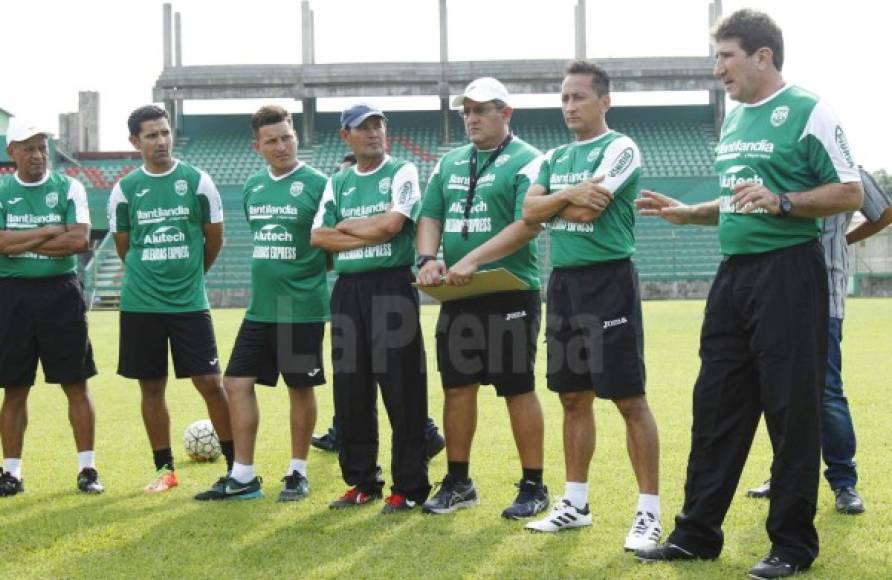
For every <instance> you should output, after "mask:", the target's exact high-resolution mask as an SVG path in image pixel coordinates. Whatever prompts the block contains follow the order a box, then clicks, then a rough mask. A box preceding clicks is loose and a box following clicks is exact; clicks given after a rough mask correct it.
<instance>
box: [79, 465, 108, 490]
mask: <svg viewBox="0 0 892 580" xmlns="http://www.w3.org/2000/svg"><path fill="white" fill-rule="evenodd" d="M77 489H78V491H80V492H81V493H102V492H103V491H105V486H103V485H102V482H100V481H99V472H97V471H96V470H95V469H93V468H92V467H85V468H83V469H82V470H81V472H80V473H78V474H77Z"/></svg>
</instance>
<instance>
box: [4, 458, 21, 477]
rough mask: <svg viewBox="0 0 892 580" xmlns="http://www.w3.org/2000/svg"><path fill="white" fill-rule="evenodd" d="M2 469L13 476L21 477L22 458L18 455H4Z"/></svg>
mask: <svg viewBox="0 0 892 580" xmlns="http://www.w3.org/2000/svg"><path fill="white" fill-rule="evenodd" d="M3 471H5V472H6V473H9V474H11V475H12V476H13V477H14V478H16V479H18V480H21V479H22V459H21V458H20V457H4V458H3Z"/></svg>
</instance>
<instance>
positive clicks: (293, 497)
mask: <svg viewBox="0 0 892 580" xmlns="http://www.w3.org/2000/svg"><path fill="white" fill-rule="evenodd" d="M282 481H284V482H285V487H283V488H282V491H280V492H279V499H278V501H280V502H285V501H300V500H302V499H303V498H305V497H307V495H308V494H309V493H310V482H309V481H308V480H307V478H306V477H304V476H303V475H302V474H301V473H300V472H299V471H292V472H291V473H290V474H289V475H286V476H285V477H283V478H282Z"/></svg>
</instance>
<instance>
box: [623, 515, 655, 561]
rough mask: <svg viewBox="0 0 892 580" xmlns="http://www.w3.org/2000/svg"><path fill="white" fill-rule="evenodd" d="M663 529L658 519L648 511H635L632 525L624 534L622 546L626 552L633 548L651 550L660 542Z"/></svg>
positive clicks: (632, 550) (631, 550) (633, 549)
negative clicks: (627, 532)
mask: <svg viewBox="0 0 892 580" xmlns="http://www.w3.org/2000/svg"><path fill="white" fill-rule="evenodd" d="M662 535H663V529H662V527H661V526H660V520H658V519H657V518H656V517H654V515H653V514H652V513H650V512H637V513H636V514H635V519H634V520H632V527H631V528H630V529H629V534H628V535H627V536H626V543H625V544H624V545H623V548H624V549H625V550H626V552H634V551H635V550H651V549H653V548H656V547H657V546H658V545H659V544H660V536H662Z"/></svg>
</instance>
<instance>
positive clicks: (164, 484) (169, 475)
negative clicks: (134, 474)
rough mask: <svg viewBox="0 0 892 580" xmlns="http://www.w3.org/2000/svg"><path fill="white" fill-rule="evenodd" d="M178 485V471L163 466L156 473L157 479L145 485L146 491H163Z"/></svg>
mask: <svg viewBox="0 0 892 580" xmlns="http://www.w3.org/2000/svg"><path fill="white" fill-rule="evenodd" d="M177 485H178V482H177V472H176V471H173V470H172V469H167V468H166V467H163V468H161V469H159V470H158V471H157V472H156V473H155V481H153V482H152V483H150V484H149V485H147V486H146V487H145V491H146V493H161V492H162V491H168V490H170V489H172V488H174V487H176V486H177Z"/></svg>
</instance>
